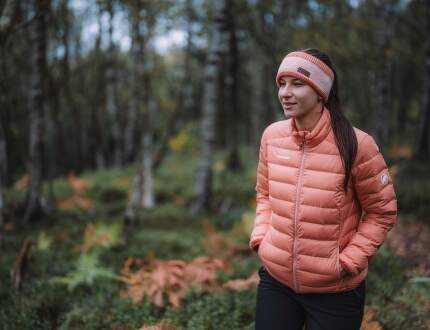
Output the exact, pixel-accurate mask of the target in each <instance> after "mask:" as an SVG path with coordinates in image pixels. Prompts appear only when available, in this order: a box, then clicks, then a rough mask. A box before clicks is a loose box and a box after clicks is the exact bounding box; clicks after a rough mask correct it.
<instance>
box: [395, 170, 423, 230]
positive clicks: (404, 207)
mask: <svg viewBox="0 0 430 330" xmlns="http://www.w3.org/2000/svg"><path fill="white" fill-rule="evenodd" d="M398 166H399V169H398V172H399V173H398V175H397V176H396V179H395V188H396V194H397V201H398V207H399V210H401V211H402V212H405V213H411V214H413V215H414V216H415V217H416V218H417V219H418V220H421V221H426V219H429V218H430V208H429V205H430V172H429V167H428V165H427V164H420V163H404V164H399V165H398Z"/></svg>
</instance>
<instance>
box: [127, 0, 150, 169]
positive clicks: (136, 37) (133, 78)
mask: <svg viewBox="0 0 430 330" xmlns="http://www.w3.org/2000/svg"><path fill="white" fill-rule="evenodd" d="M141 11H142V4H141V3H140V2H139V1H134V2H132V3H131V4H130V16H131V37H132V46H131V57H132V68H131V73H130V85H131V86H130V87H131V97H130V106H129V109H128V113H127V122H126V126H125V135H124V140H125V141H124V144H125V145H124V150H125V159H126V160H127V161H131V160H134V159H136V156H135V153H136V151H137V148H136V144H135V137H136V122H137V116H138V113H139V107H140V105H141V102H142V98H141V85H140V83H141V80H142V77H143V71H144V68H143V58H144V56H145V52H144V48H145V38H144V36H143V35H142V31H141V27H140V26H141V24H142V23H141V20H142V17H141Z"/></svg>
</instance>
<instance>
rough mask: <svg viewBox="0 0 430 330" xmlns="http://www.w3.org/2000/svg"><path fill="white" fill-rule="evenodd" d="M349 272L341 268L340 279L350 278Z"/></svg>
mask: <svg viewBox="0 0 430 330" xmlns="http://www.w3.org/2000/svg"><path fill="white" fill-rule="evenodd" d="M348 275H349V272H348V271H346V270H345V268H342V267H341V271H340V277H341V278H344V277H345V276H348Z"/></svg>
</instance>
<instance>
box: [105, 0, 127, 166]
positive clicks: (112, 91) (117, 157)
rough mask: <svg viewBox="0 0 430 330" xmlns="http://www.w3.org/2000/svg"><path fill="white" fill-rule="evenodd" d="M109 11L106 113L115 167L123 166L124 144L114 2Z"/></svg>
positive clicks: (109, 3)
mask: <svg viewBox="0 0 430 330" xmlns="http://www.w3.org/2000/svg"><path fill="white" fill-rule="evenodd" d="M107 11H108V13H109V49H108V52H107V57H108V58H107V61H106V69H105V74H106V111H107V115H108V119H109V121H110V125H109V126H110V127H111V128H112V138H113V163H114V165H115V166H121V164H122V160H123V155H122V143H121V127H120V115H119V111H118V107H117V97H116V67H115V56H114V55H115V45H114V43H113V38H112V37H113V18H114V12H113V7H112V2H111V1H108V4H107Z"/></svg>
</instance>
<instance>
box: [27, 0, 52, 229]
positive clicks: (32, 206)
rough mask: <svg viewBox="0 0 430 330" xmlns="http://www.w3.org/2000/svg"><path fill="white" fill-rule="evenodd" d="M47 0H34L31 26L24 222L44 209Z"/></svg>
mask: <svg viewBox="0 0 430 330" xmlns="http://www.w3.org/2000/svg"><path fill="white" fill-rule="evenodd" d="M48 1H49V0H34V2H33V5H34V11H35V19H34V25H33V26H32V27H31V28H30V35H31V42H32V47H33V51H32V57H31V68H32V71H31V95H30V109H29V113H30V159H29V160H30V163H29V172H30V180H29V185H28V192H27V200H26V209H25V214H24V218H23V222H24V223H27V222H29V221H30V219H32V218H33V217H35V216H37V215H38V214H40V212H41V211H42V210H43V207H42V206H43V203H42V193H41V188H42V147H43V122H42V120H43V112H44V111H43V110H44V109H43V108H44V88H43V87H44V77H45V70H46V48H47V47H46V43H47V38H46V15H47V13H48V10H49V2H48Z"/></svg>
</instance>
